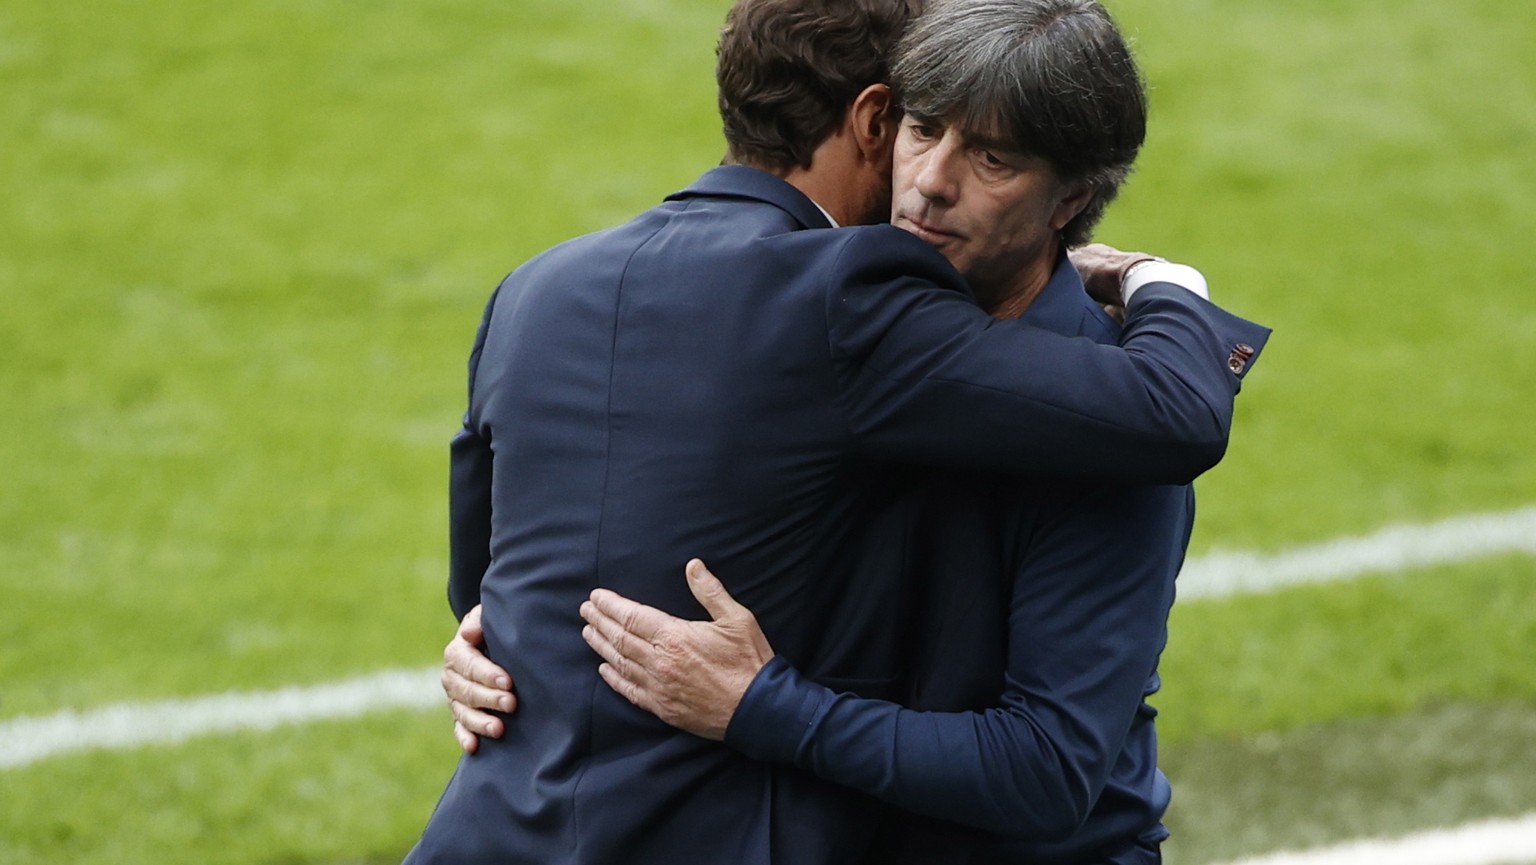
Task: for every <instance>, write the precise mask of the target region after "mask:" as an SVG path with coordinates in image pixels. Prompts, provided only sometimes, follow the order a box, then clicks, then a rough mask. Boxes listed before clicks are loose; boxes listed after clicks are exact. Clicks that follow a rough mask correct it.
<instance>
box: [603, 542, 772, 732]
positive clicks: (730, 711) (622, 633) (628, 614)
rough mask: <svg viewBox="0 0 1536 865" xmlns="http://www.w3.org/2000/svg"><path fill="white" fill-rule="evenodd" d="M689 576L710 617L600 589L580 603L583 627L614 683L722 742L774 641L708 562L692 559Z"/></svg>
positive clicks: (674, 721) (676, 722)
mask: <svg viewBox="0 0 1536 865" xmlns="http://www.w3.org/2000/svg"><path fill="white" fill-rule="evenodd" d="M686 575H687V579H688V588H689V589H690V590H691V591H692V592H693V596H694V597H695V598H697V599H698V601H699V603H700V604H702V605H703V606H704V609H705V610H706V611H707V612H708V613H709V615H710V617H711V619H712V621H708V622H693V621H689V620H687V619H679V618H677V617H676V616H672V615H669V614H667V613H664V612H662V611H661V610H658V609H656V608H655V607H648V606H646V605H644V604H641V603H637V602H635V601H631V600H629V599H628V598H625V597H623V596H622V595H619V594H616V593H614V592H611V591H609V590H607V589H598V590H596V591H594V592H593V593H592V596H591V599H590V600H588V601H587V602H586V603H584V604H582V605H581V617H582V618H583V619H586V620H587V626H586V627H585V628H583V629H582V632H581V634H582V636H583V637H585V638H586V641H587V645H589V646H591V647H592V649H593V651H595V652H597V653H598V654H599V655H601V656H602V658H603V663H602V664H601V665H599V666H598V668H597V669H598V673H599V674H600V675H602V677H603V680H604V681H606V682H607V683H608V686H609V687H611V688H613V689H614V690H615V691H617V692H618V693H619V694H620V695H622V696H623V697H624V698H626V699H628V700H629V701H630V702H631V703H634V704H635V705H636V706H639V707H640V708H642V709H645V710H646V711H648V712H650V713H651V714H653V715H655V716H656V717H658V718H660V719H661V720H663V721H665V722H667V723H668V724H671V725H672V726H674V727H678V728H681V729H683V730H686V731H688V732H690V733H693V734H694V735H696V736H703V737H704V738H706V739H714V740H716V741H719V740H722V739H724V738H725V728H726V726H727V725H728V724H730V722H731V716H732V715H734V714H735V713H736V707H737V705H739V704H740V703H741V698H742V695H744V694H746V692H747V687H748V686H749V685H751V684H752V679H753V678H755V677H756V676H757V673H758V671H759V670H761V669H762V668H763V665H764V664H766V663H768V661H769V660H770V659H772V658H773V648H772V647H771V646H769V645H768V638H767V637H765V636H764V635H763V631H762V629H761V628H760V627H758V624H757V617H756V616H754V615H752V611H751V610H749V609H747V608H746V607H743V606H742V605H741V604H738V603H736V601H735V599H733V598H732V597H731V596H730V594H728V593H727V592H726V590H725V586H724V585H722V584H721V583H720V581H719V580H718V579H716V578H715V575H714V574H711V573H710V572H709V569H707V568H705V567H704V563H703V562H701V561H699V560H698V559H694V560H693V561H691V562H689V563H688V566H687V568H686Z"/></svg>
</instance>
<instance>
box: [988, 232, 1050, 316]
mask: <svg viewBox="0 0 1536 865" xmlns="http://www.w3.org/2000/svg"><path fill="white" fill-rule="evenodd" d="M1060 246H1061V244H1060V242H1059V241H1056V240H1052V241H1051V245H1050V249H1049V250H1048V254H1045V255H1040V256H1037V257H1036V258H1035V259H1034V260H1033V261H1031V262H1030V263H1029V264H1027V265H1025V266H1024V268H1023V269H1021V270H1019V271H1018V272H1017V273H1015V275H1014V279H1013V280H1011V281H1009V282H1007V283H1006V284H1003V285H998V286H996V287H995V288H994V290H991V291H988V290H987V288H986V287H984V286H980V285H977V284H974V283H973V284H972V286H971V290H972V291H974V292H975V293H976V301H977V303H979V304H981V308H982V309H984V310H986V311H987V314H988V315H990V316H992V317H993V318H999V319H1005V320H1006V319H1014V318H1018V317H1019V316H1021V315H1023V314H1024V312H1025V310H1027V309H1029V305H1030V304H1032V303H1034V302H1035V300H1036V298H1038V297H1040V293H1041V292H1042V291H1045V287H1046V285H1048V284H1050V281H1051V274H1052V273H1053V272H1054V271H1055V262H1056V259H1057V257H1058V255H1059V252H1060Z"/></svg>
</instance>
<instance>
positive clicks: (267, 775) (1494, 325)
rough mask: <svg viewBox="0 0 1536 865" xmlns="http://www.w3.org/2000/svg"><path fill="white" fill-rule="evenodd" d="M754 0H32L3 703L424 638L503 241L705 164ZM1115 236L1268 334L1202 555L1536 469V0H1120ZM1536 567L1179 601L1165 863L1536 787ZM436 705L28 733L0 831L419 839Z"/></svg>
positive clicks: (6, 368)
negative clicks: (284, 721) (1128, 70)
mask: <svg viewBox="0 0 1536 865" xmlns="http://www.w3.org/2000/svg"><path fill="white" fill-rule="evenodd" d="M727 5H728V4H727V3H726V2H724V0H711V2H700V0H692V2H690V0H615V2H597V0H582V2H570V0H521V2H516V3H495V2H489V0H455V2H449V0H418V2H404V0H378V2H371V3H347V2H341V0H302V2H301V0H273V2H266V3H254V2H246V0H232V2H229V3H193V2H188V0H162V2H157V3H153V4H140V3H129V2H125V0H99V2H91V3H81V4H70V3H44V2H41V0H19V2H13V3H7V4H4V5H3V6H0V301H3V311H0V393H3V394H4V404H3V410H0V465H3V466H4V470H3V474H0V720H3V719H6V718H12V717H16V716H20V715H45V714H49V713H52V712H56V711H60V710H62V709H66V708H74V709H83V708H90V707H94V706H100V705H104V704H108V703H113V702H118V701H135V700H154V699H162V698H167V697H173V696H182V695H197V694H204V693H209V692H216V691H222V690H226V689H232V688H233V689H258V688H267V687H275V686H280V685H285V684H292V683H310V682H322V681H328V680H331V679H337V678H342V677H346V676H350V675H357V674H362V673H366V672H370V671H373V670H376V669H380V668H384V667H397V666H410V667H419V666H425V665H428V664H430V663H432V662H433V660H434V659H435V658H436V657H437V656H438V653H439V650H440V648H441V645H442V643H443V641H444V640H445V639H446V638H447V636H448V634H449V633H450V630H451V619H450V616H449V614H448V612H447V608H446V604H445V603H444V601H443V589H442V584H443V578H444V573H445V570H446V554H445V544H444V540H443V539H444V533H445V532H444V523H445V515H444V514H445V493H444V488H445V484H444V478H445V472H446V453H447V451H446V442H447V439H448V437H449V435H450V434H451V433H452V431H453V429H454V428H455V426H456V424H457V419H458V416H459V413H460V412H461V411H462V403H463V363H464V359H465V357H466V354H467V351H468V347H469V342H470V339H471V337H472V334H473V329H474V326H475V324H476V322H477V321H478V317H479V313H480V310H481V307H482V305H483V303H484V301H485V298H486V296H487V295H488V293H489V291H490V289H491V288H492V287H493V286H494V285H495V283H496V281H497V280H498V279H499V278H500V276H501V275H502V274H503V273H505V272H506V271H508V270H510V269H511V268H512V267H514V266H516V265H517V264H518V263H519V262H520V261H522V260H523V259H524V258H526V257H527V256H529V255H531V254H533V253H534V252H536V251H538V250H540V249H542V248H544V247H546V246H548V245H550V244H553V243H555V242H558V241H560V240H562V239H564V238H567V237H569V236H572V235H574V234H577V233H581V232H584V231H588V230H592V229H596V228H600V227H603V226H607V225H611V224H613V223H616V222H618V221H620V220H622V219H624V218H626V217H627V216H628V215H630V214H631V213H633V212H635V211H637V210H639V209H641V208H643V207H645V206H647V205H649V204H651V203H653V202H655V201H657V200H658V199H659V198H660V197H661V196H663V195H665V194H666V193H667V192H670V191H672V190H674V189H676V188H678V187H680V186H682V185H684V184H686V183H687V182H688V181H690V180H691V179H693V177H695V176H696V175H697V174H698V173H700V172H702V171H703V170H704V169H705V168H707V167H708V166H710V165H712V164H714V163H715V162H716V161H717V160H718V158H719V156H720V153H721V150H722V145H721V142H720V137H719V132H718V123H717V118H716V116H715V114H714V107H713V106H714V103H713V81H712V78H711V68H712V63H713V44H714V34H715V32H716V30H717V29H718V26H719V23H720V21H721V19H722V17H723V15H724V12H725V8H726V6H727ZM1109 5H1110V8H1111V9H1112V10H1113V11H1114V12H1115V13H1116V14H1117V16H1118V17H1119V19H1120V20H1121V22H1122V24H1123V25H1124V26H1125V27H1126V29H1127V30H1128V31H1129V32H1130V33H1131V34H1132V35H1133V36H1134V37H1135V39H1136V41H1137V49H1138V53H1139V55H1140V57H1141V59H1142V62H1143V66H1144V69H1145V71H1146V73H1147V75H1148V78H1149V81H1150V83H1151V86H1152V101H1153V117H1152V133H1151V136H1150V139H1149V143H1148V146H1147V148H1146V150H1145V152H1144V155H1143V157H1142V160H1141V163H1140V167H1139V169H1138V171H1137V173H1136V174H1135V175H1134V176H1133V179H1132V182H1131V184H1130V186H1129V187H1128V188H1127V190H1126V191H1125V194H1124V195H1123V197H1122V200H1121V201H1120V202H1118V203H1117V204H1116V205H1115V206H1114V207H1113V208H1112V209H1111V211H1110V217H1109V219H1108V220H1107V221H1106V223H1105V225H1104V227H1103V229H1102V230H1101V232H1100V238H1101V239H1103V240H1105V241H1107V242H1110V243H1114V244H1117V245H1120V246H1124V247H1134V248H1145V249H1148V250H1152V251H1156V252H1159V253H1163V254H1166V255H1169V256H1171V257H1175V258H1178V259H1181V260H1187V261H1190V262H1192V263H1195V264H1198V265H1200V266H1201V267H1202V269H1203V270H1204V271H1205V272H1206V274H1207V275H1208V276H1209V278H1210V281H1211V284H1212V287H1213V291H1214V292H1215V294H1216V296H1217V298H1218V299H1219V300H1221V301H1223V302H1224V303H1226V304H1227V305H1229V306H1230V307H1231V308H1233V309H1235V310H1237V311H1239V312H1242V313H1244V314H1247V315H1249V316H1251V317H1253V318H1256V319H1259V320H1262V321H1264V322H1266V323H1268V324H1271V325H1272V326H1274V327H1275V328H1276V336H1275V338H1274V340H1273V342H1272V343H1271V347H1270V349H1269V350H1268V352H1267V354H1266V356H1265V358H1264V362H1263V364H1262V365H1261V367H1260V368H1259V369H1258V371H1257V372H1256V373H1255V375H1254V376H1252V377H1251V378H1250V379H1249V381H1248V384H1247V387H1246V392H1245V393H1244V395H1243V397H1242V398H1241V410H1240V416H1239V426H1238V430H1237V435H1236V437H1235V440H1234V443H1233V446H1232V449H1231V452H1230V454H1229V456H1228V458H1227V460H1226V462H1225V463H1224V464H1223V465H1222V466H1221V467H1220V468H1219V469H1217V470H1216V471H1215V472H1213V473H1212V474H1211V475H1210V476H1209V477H1207V478H1206V479H1204V480H1203V481H1202V482H1201V484H1200V497H1201V508H1200V510H1201V513H1200V521H1199V524H1198V527H1197V530H1196V540H1195V552H1196V553H1199V552H1203V551H1207V550H1211V549H1216V548H1226V549H1258V550H1279V549H1283V548H1285V547H1287V546H1290V545H1294V544H1299V543H1307V542H1313V541H1318V540H1322V539H1325V538H1329V537H1333V536H1337V535H1340V534H1346V533H1355V532H1363V531H1367V530H1369V529H1371V528H1374V527H1376V526H1379V525H1383V524H1388V523H1395V522H1402V521H1416V520H1426V521H1427V520H1433V519H1438V518H1441V517H1446V516H1452V515H1456V514H1461V513H1467V512H1477V511H1497V510H1503V509H1509V508H1514V507H1518V506H1523V505H1527V504H1530V503H1532V502H1533V501H1536V457H1533V455H1532V454H1533V451H1536V432H1533V428H1532V424H1531V409H1530V403H1531V401H1532V400H1533V398H1536V310H1533V307H1532V304H1531V297H1532V295H1531V291H1530V288H1529V286H1530V282H1531V277H1530V276H1529V271H1530V270H1531V268H1532V264H1531V262H1532V258H1531V256H1530V254H1529V252H1528V250H1529V249H1530V247H1531V238H1532V237H1533V236H1536V196H1533V195H1532V190H1536V158H1533V157H1532V153H1533V152H1536V59H1533V58H1536V55H1533V53H1532V52H1531V49H1530V46H1531V45H1533V44H1536V17H1533V16H1531V15H1530V14H1529V12H1528V10H1527V9H1525V8H1524V7H1523V6H1521V5H1520V4H1510V3H1502V2H1491V0H1468V2H1464V3H1460V4H1455V5H1453V6H1448V5H1446V4H1443V3H1431V2H1427V0H1405V2H1401V3H1396V4H1391V5H1390V6H1383V5H1381V4H1379V3H1371V2H1366V0H1343V2H1333V3H1323V2H1318V0H1298V2H1293V3H1286V4H1277V3H1273V2H1259V0H1225V2H1220V3H1217V2H1213V0H1167V2H1151V0H1111V2H1110V3H1109ZM1533 658H1536V560H1532V559H1531V558H1529V557H1521V556H1504V557H1495V558H1490V559H1487V560H1482V561H1477V562H1472V563H1467V564H1462V565H1456V566H1448V567H1443V568H1433V569H1425V570H1422V571H1416V572H1413V573H1409V574H1403V575H1397V576H1383V577H1374V578H1369V579H1365V580H1361V581H1359V582H1355V583H1351V584H1349V585H1339V586H1318V587H1311V588H1305V589H1295V590H1290V591H1287V592H1283V593H1280V594H1276V595H1270V596H1262V597H1247V598H1239V599H1231V600H1225V601H1204V602H1200V603H1194V604H1189V605H1185V606H1181V607H1179V608H1177V609H1176V610H1175V614H1174V621H1173V643H1172V645H1171V647H1170V649H1169V652H1168V655H1167V657H1166V658H1165V663H1164V670H1163V672H1164V677H1165V679H1166V681H1167V688H1166V691H1165V693H1164V694H1163V696H1162V698H1161V699H1160V700H1159V701H1158V705H1159V707H1160V708H1161V709H1162V711H1163V724H1162V729H1163V731H1164V738H1165V742H1166V747H1165V761H1166V763H1167V768H1168V769H1169V771H1170V774H1171V775H1172V776H1173V779H1174V783H1175V789H1176V804H1175V810H1174V812H1173V813H1172V814H1171V815H1170V820H1169V822H1170V824H1171V826H1172V828H1173V830H1174V832H1175V833H1176V836H1175V837H1176V841H1175V842H1174V843H1173V844H1172V845H1171V847H1170V861H1173V862H1176V863H1183V865H1201V863H1206V862H1211V861H1215V860H1217V859H1220V858H1223V857H1230V856H1237V855H1243V854H1249V853H1260V852H1266V851H1269V850H1272V849H1275V848H1277V847H1281V846H1295V845H1302V844H1321V843H1326V842H1328V841H1332V840H1340V839H1345V838H1350V837H1354V836H1357V835H1367V834H1384V833H1385V834H1391V833H1396V832H1402V831H1408V830H1411V829H1415V828H1420V827H1425V826H1434V825H1450V824H1454V823H1457V822H1460V821H1463V820H1469V819H1475V818H1482V817H1489V816H1498V815H1508V814H1519V813H1526V812H1529V811H1532V810H1536V755H1533V753H1532V752H1533V749H1531V748H1530V747H1528V745H1529V743H1530V742H1531V741H1533V737H1536V672H1533V666H1532V663H1531V661H1532V659H1533ZM454 753H455V747H454V745H453V743H452V741H451V739H450V737H449V735H448V723H447V719H446V714H445V713H439V714H426V713H396V714H384V715H374V716H368V717H363V718H358V719H356V720H353V721H347V722H336V723H326V724H315V725H310V726H306V727H295V728H287V729H283V730H279V731H275V732H271V733H265V734H260V735H239V736H225V737H213V738H206V739H201V740H198V741H196V742H193V743H190V744H188V745H185V746H182V747H176V748H145V749H140V750H133V751H125V752H119V753H91V754H83V755H79V756H71V757H64V758H59V759H53V760H49V761H46V762H43V763H38V764H35V765H32V766H29V767H25V768H21V769H14V770H0V863H6V865H11V863H14V865H34V863H71V865H75V863H82V865H84V863H141V862H142V863H157V865H164V863H212V862H219V863H236V865H258V863H259V865H277V863H282V865H297V863H334V865H339V863H363V862H367V863H374V862H380V863H382V862H391V861H397V860H398V859H399V857H400V856H401V855H402V854H403V853H404V852H405V850H406V849H408V848H409V846H410V844H411V843H412V841H413V840H414V838H415V836H416V834H417V833H418V832H419V830H420V827H421V825H422V824H423V822H424V821H425V819H426V817H427V815H428V813H429V812H430V809H431V807H432V804H433V802H434V801H435V799H436V796H437V794H438V792H439V791H440V789H441V785H442V783H443V782H444V781H445V779H446V778H447V775H448V774H449V772H450V771H451V768H452V762H453V756H454Z"/></svg>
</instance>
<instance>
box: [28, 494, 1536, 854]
mask: <svg viewBox="0 0 1536 865" xmlns="http://www.w3.org/2000/svg"><path fill="white" fill-rule="evenodd" d="M1504 553H1528V554H1531V555H1536V507H1529V508H1522V509H1520V510H1516V511H1509V512H1506V513H1502V514H1481V515H1473V516H1465V517H1456V518H1453V519H1449V520H1444V521H1442V522H1438V523H1429V524H1426V525H1400V526H1391V527H1388V528H1385V529H1382V530H1380V531H1378V532H1375V533H1373V534H1370V535H1365V536H1363V537H1352V538H1341V539H1338V540H1333V541H1328V542H1326V543H1322V544H1316V545H1313V546H1305V547H1296V548H1293V549H1291V550H1289V551H1282V552H1279V553H1273V554H1261V553H1213V554H1210V555H1207V556H1202V557H1200V558H1197V559H1191V560H1190V561H1189V562H1188V563H1187V564H1186V565H1185V566H1184V570H1183V571H1182V572H1181V573H1180V575H1179V597H1180V599H1181V600H1183V601H1189V600H1195V599H1200V598H1219V597H1226V596H1228V595H1235V594H1244V593H1250V592H1264V591H1272V590H1274V589H1278V588H1282V587H1284V586H1289V585H1295V584H1299V583H1315V582H1324V581H1330V580H1347V579H1353V578H1355V577H1360V576H1363V575H1366V574H1371V573H1380V572H1387V571H1399V570H1408V569H1412V568H1422V567H1428V566H1431V565H1437V564H1445V563H1450V562H1459V561H1464V560H1467V559H1473V558H1477V557H1480V556H1491V555H1500V554H1504ZM445 636H446V635H445ZM439 673H440V671H439V670H438V669H437V668H435V667H434V668H430V669H425V670H384V671H382V672H379V673H374V674H372V675H368V676H363V677H360V678H356V679H347V680H344V681H340V682H331V683H328V684H321V685H312V686H307V687H291V688H283V689H281V690H277V691H252V692H232V693H227V694H218V695H214V696H208V697H192V698H187V699H182V700H165V701H159V702H153V703H119V704H117V705H112V706H104V707H102V708H99V709H91V710H87V711H83V712H73V711H64V712H59V713H56V714H53V715H45V716H40V717H20V718H12V719H10V720H8V721H0V770H4V769H9V768H16V767H20V766H26V765H29V764H31V763H36V762H38V761H39V760H45V759H48V758H49V757H53V756H60V755H66V754H74V753H80V752H83V751H88V750H95V749H105V750H121V749H125V748H133V747H137V746H140V745H155V744H175V743H177V742H182V741H185V740H187V739H190V738H193V737H195V736H203V735H210V734H214V733H223V732H235V731H240V730H270V729H273V728H275V727H279V726H283V725H286V724H302V723H307V722H311V721H326V720H341V719H346V718H354V717H358V716H360V715H365V714H368V713H370V712H378V711H385V710H389V709H428V708H436V707H440V706H442V705H443V700H444V698H443V695H442V690H441V689H440V688H439V686H438V676H439ZM1533 849H1536V848H1533ZM1533 858H1536V857H1533Z"/></svg>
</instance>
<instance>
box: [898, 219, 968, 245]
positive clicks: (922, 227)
mask: <svg viewBox="0 0 1536 865" xmlns="http://www.w3.org/2000/svg"><path fill="white" fill-rule="evenodd" d="M896 226H897V227H898V228H904V229H906V230H907V231H909V232H911V233H912V234H915V235H917V236H918V237H919V238H921V239H923V240H926V241H927V242H929V243H931V244H933V245H934V246H942V245H944V244H945V243H948V242H949V241H951V240H959V239H961V238H960V235H958V234H956V233H954V232H953V231H945V230H944V229H942V228H939V227H938V226H936V225H932V224H930V223H927V222H923V221H922V220H920V219H914V218H913V217H911V216H907V215H906V214H899V215H897V217H896Z"/></svg>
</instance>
